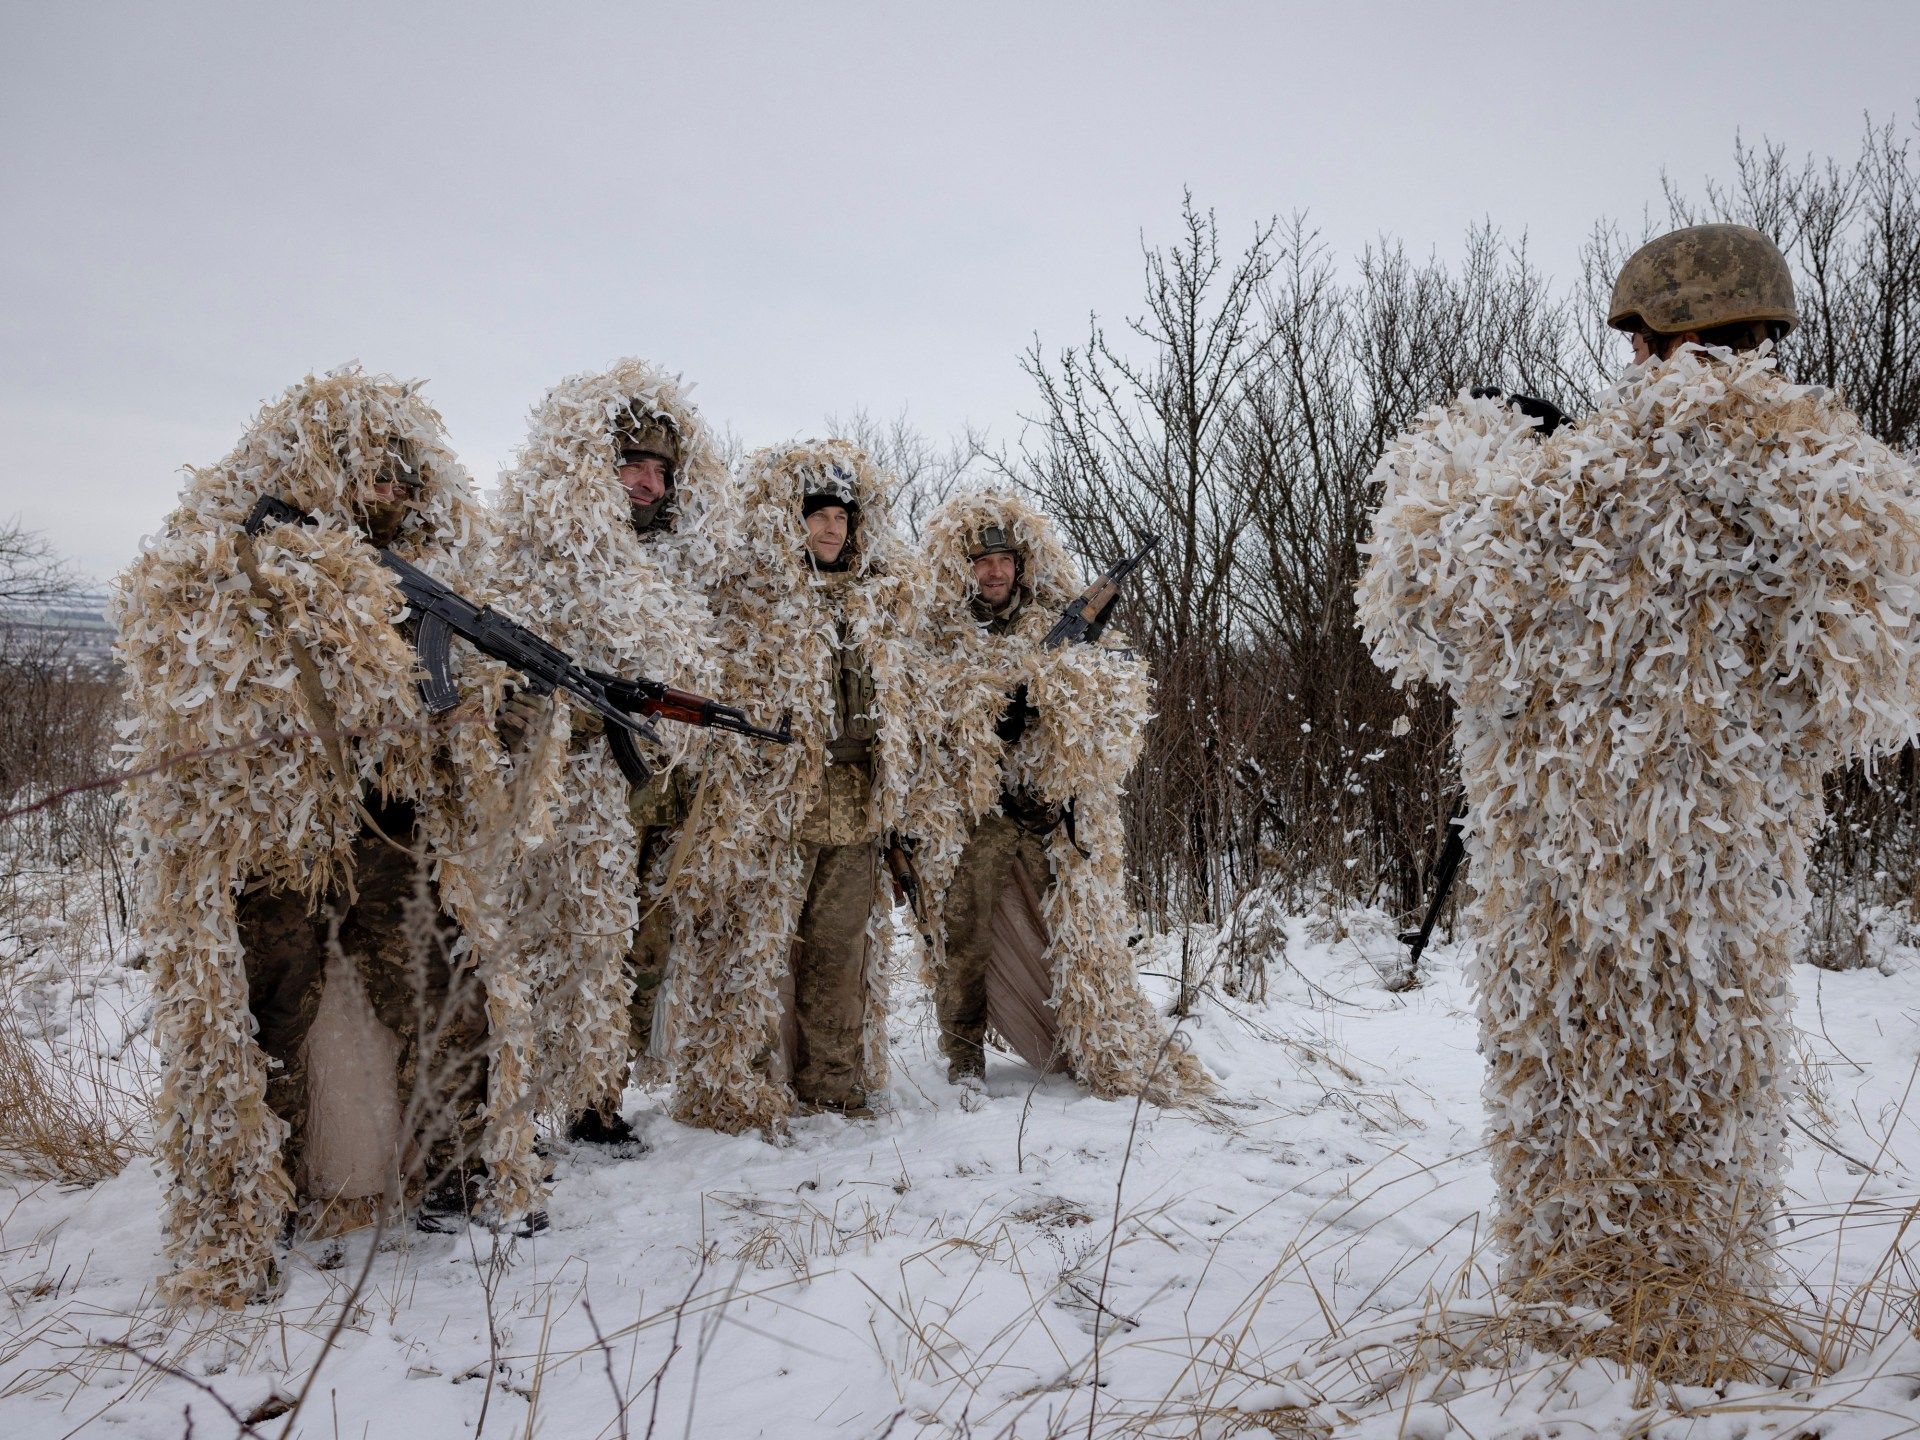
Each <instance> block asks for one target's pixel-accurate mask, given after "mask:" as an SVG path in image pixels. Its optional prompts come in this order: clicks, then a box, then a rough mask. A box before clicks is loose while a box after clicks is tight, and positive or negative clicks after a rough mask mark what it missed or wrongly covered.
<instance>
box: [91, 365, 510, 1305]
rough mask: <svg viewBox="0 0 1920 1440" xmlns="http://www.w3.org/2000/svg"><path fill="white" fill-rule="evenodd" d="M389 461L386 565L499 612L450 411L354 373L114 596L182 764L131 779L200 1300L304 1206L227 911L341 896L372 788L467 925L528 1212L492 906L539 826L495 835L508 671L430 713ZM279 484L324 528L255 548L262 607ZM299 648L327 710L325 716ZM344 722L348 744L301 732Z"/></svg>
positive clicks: (252, 432) (187, 1280)
mask: <svg viewBox="0 0 1920 1440" xmlns="http://www.w3.org/2000/svg"><path fill="white" fill-rule="evenodd" d="M396 447H399V448H401V449H403V450H404V452H405V455H406V458H407V460H408V462H409V463H410V464H411V465H412V466H413V468H414V469H415V470H416V471H417V473H418V476H419V480H420V488H419V490H418V492H417V494H416V495H415V496H414V497H413V499H412V501H411V502H410V503H411V508H410V510H409V513H408V514H407V515H406V517H405V519H404V521H403V523H402V524H401V525H400V527H399V530H398V533H397V536H396V538H395V539H394V540H393V542H392V548H393V550H394V551H395V553H397V554H399V555H401V556H403V557H405V558H406V559H408V560H410V561H412V562H413V563H414V564H416V565H418V566H420V567H421V568H422V569H424V570H426V571H428V572H429V573H431V574H435V575H437V576H439V577H441V578H443V579H446V580H447V581H448V582H449V583H450V584H453V585H455V586H456V587H459V588H461V589H463V590H466V591H468V592H469V593H472V594H473V595H474V598H475V599H479V600H484V599H486V598H487V596H486V594H485V592H484V590H478V591H476V589H475V587H477V586H483V585H484V582H485V578H486V573H487V568H488V548H489V547H488V544H487V538H486V533H485V528H484V513H483V512H482V511H481V509H480V508H479V506H478V505H477V504H476V503H475V500H474V498H473V493H472V487H471V485H470V483H469V481H468V479H467V475H466V472H465V471H464V470H463V469H462V468H461V467H460V464H459V462H458V461H457V460H456V459H455V458H454V456H453V454H452V452H451V451H450V450H449V449H448V448H447V445H446V441H445V437H444V433H443V430H442V427H441V423H440V418H439V416H438V415H437V414H435V413H434V411H433V410H432V409H431V408H430V407H429V406H428V405H427V404H426V403H425V402H424V401H423V400H422V399H421V398H420V397H419V394H418V391H417V387H416V386H414V385H403V384H400V383H399V382H396V381H394V380H391V379H388V378H385V377H370V376H366V375H363V374H362V373H361V372H360V371H359V370H358V369H353V368H350V369H345V370H340V371H335V372H333V373H330V374H328V375H324V376H320V377H317V378H316V377H311V376H310V377H308V378H307V379H306V380H304V381H303V382H301V383H300V384H299V385H296V386H294V387H293V388H292V389H291V390H289V391H288V392H287V393H286V394H285V395H283V396H282V397H281V398H280V399H278V400H276V401H274V402H272V403H271V404H269V405H267V406H266V407H265V408H264V409H263V410H262V411H261V412H260V414H259V416H258V417H257V418H256V420H255V421H254V423H253V425H252V426H251V427H250V428H249V429H248V431H247V432H246V434H245V435H244V436H243V437H242V439H241V441H240V443H239V444H238V445H237V446H236V447H235V448H234V450H233V452H232V453H231V454H229V455H228V456H227V457H226V458H225V459H224V460H222V461H220V462H219V463H218V464H216V465H213V466H210V467H208V468H206V469H200V470H194V471H191V472H190V473H189V478H188V482H187V486H186V490H185V493H184V495H183V497H182V500H181V504H180V506H179V508H178V509H176V510H175V511H174V512H173V513H172V514H171V515H170V516H169V517H168V519H167V522H166V525H165V527H164V529H163V530H162V531H161V533H160V534H159V535H158V536H156V537H154V538H153V539H152V540H150V541H149V542H147V544H146V546H145V548H144V550H143V553H142V554H141V556H140V558H139V559H138V560H136V561H135V562H134V563H133V565H132V566H131V567H129V568H128V570H127V571H126V572H125V574H123V575H122V576H121V577H120V581H119V584H118V589H117V594H116V596H115V600H114V618H115V621H116V623H117V625H118V627H119V631H120V638H119V645H118V653H119V656H120V658H121V660H122V662H123V663H124V664H125V666H126V668H127V672H128V678H129V685H128V694H129V697H130V699H131V703H132V705H133V707H134V713H133V717H132V718H131V719H130V720H129V721H128V723H127V726H126V728H125V732H124V733H125V735H126V739H127V743H126V744H125V745H124V746H123V747H122V751H123V754H124V755H125V756H126V758H127V761H128V763H129V766H130V767H131V768H133V769H135V770H136V771H137V770H141V769H145V768H147V767H153V766H157V765H161V762H163V761H170V763H166V764H164V766H163V767H162V768H158V769H157V770H155V771H154V773H151V774H143V775H140V776H139V778H137V779H136V780H135V781H134V782H133V783H132V785H131V787H130V788H131V793H132V806H131V813H130V819H129V822H128V830H129V836H130V839H131V841H132V844H133V847H134V850H135V853H136V855H137V856H138V858H139V861H140V866H141V888H140V917H139V922H138V928H139V932H140V936H141V941H142V944H143V946H144V948H145V949H146V951H147V953H148V954H149V956H150V957H151V959H152V965H153V975H154V990H155V995H156V999H157V1005H158V1010H157V1015H156V1032H157V1037H158V1044H159V1046H160V1049H161V1052H162V1054H163V1056H164V1057H165V1064H166V1074H165V1077H164V1080H163V1093H162V1097H161V1103H160V1118H159V1122H158V1130H159V1135H158V1150H159V1154H160V1157H161V1159H162V1161H163V1162H164V1163H165V1164H166V1165H167V1166H168V1168H169V1169H170V1170H171V1171H172V1175H173V1178H172V1184H171V1188H170V1191H169V1196H168V1218H167V1232H168V1239H167V1244H168V1251H169V1254H170V1255H171V1256H172V1257H173V1259H174V1261H175V1264H176V1266H177V1267H178V1270H179V1273H178V1274H177V1276H176V1279H175V1282H174V1283H175V1287H176V1290H177V1292H178V1293H181V1294H184V1295H192V1296H199V1297H202V1298H223V1299H232V1298H237V1297H241V1296H244V1295H246V1294H248V1293H250V1292H251V1291H252V1290H253V1289H254V1288H255V1287H256V1286H257V1285H258V1283H259V1282H260V1280H261V1278H262V1277H263V1276H264V1274H265V1273H266V1272H267V1270H268V1269H269V1267H270V1264H271V1256H272V1247H273V1243H274V1241H275V1240H276V1239H277V1237H278V1235H279V1231H280V1227H281V1220H282V1217H283V1215H284V1213H285V1210H286V1208H287V1206H288V1205H289V1204H290V1202H291V1199H292V1190H291V1185H290V1183H289V1181H288V1178H287V1175H286V1173H285V1169H284V1167H283V1166H282V1164H281V1159H280V1143H281V1138H282V1136H283V1134H284V1130H285V1127H284V1126H283V1125H282V1124H281V1122H280V1121H279V1119H277V1118H276V1117H275V1116H273V1115H272V1114H271V1113H270V1112H268V1111H267V1109H266V1106H265V1102H264V1098H263V1097H264V1094H265V1059H264V1057H263V1055H262V1054H261V1052H260V1050H259V1048H258V1046H257V1045H256V1044H255V1043H254V1040H253V1025H252V1020H251V1017H250V1016H249V1013H248V999H247V990H246V979H245V970H244V960H243V956H242V955H241V951H240V944H239V938H238V932H237V929H236V924H235V912H234V904H235V897H236V895H237V892H238V891H239V889H240V887H241V886H242V884H243V883H246V882H248V881H259V882H264V883H267V884H269V885H271V886H273V887H274V888H276V889H281V890H286V891H292V892H295V893H298V894H301V895H305V896H307V897H309V898H314V897H317V896H319V895H321V894H322V893H324V892H329V891H333V892H339V891H343V890H346V889H348V888H350V887H351V885H352V870H351V857H352V849H353V843H354V840H355V837H356V836H357V835H358V834H359V833H360V830H361V825H362V815H363V811H362V808H361V800H362V796H363V795H370V796H377V797H379V798H380V799H382V800H386V799H397V800H403V801H406V802H409V803H411V804H412V806H413V807H414V809H415V812H416V814H417V816H418V820H419V826H420V839H421V841H422V843H423V846H424V852H425V856H426V859H427V861H428V862H429V864H430V867H431V875H432V878H433V880H434V881H435V883H436V885H437V886H438V889H439V892H440V895H441V899H442V903H443V904H444V905H445V906H446V908H447V910H448V912H449V913H450V914H451V915H452V916H453V917H454V918H455V919H456V920H457V921H459V922H460V924H461V927H462V931H463V933H462V935H461V937H460V939H459V941H458V942H457V953H459V954H468V953H471V954H472V955H473V956H474V958H475V960H476V961H477V963H478V965H479V967H480V974H481V976H482V979H483V981H484V983H485V985H486V987H487V993H488V1003H489V1008H490V1010H494V1011H495V1012H497V1013H496V1026H495V1035H496V1042H497V1044H498V1045H499V1046H500V1049H499V1050H498V1052H497V1053H496V1055H495V1056H494V1058H493V1061H492V1064H491V1066H490V1092H491V1093H490V1096H489V1102H488V1104H489V1122H488V1123H489V1129H488V1136H487V1139H486V1142H485V1145H484V1150H483V1153H484V1155H485V1158H486V1159H487V1160H488V1163H489V1165H490V1166H492V1167H493V1171H494V1181H495V1187H496V1188H495V1198H496V1200H497V1201H498V1202H499V1203H501V1204H502V1205H503V1206H508V1207H514V1208H523V1207H524V1206H525V1205H527V1204H529V1203H531V1198H532V1181H531V1178H530V1176H529V1174H528V1170H527V1166H528V1164H529V1163H530V1154H529V1153H528V1150H527V1147H528V1145H530V1142H531V1132H530V1130H529V1129H528V1128H527V1126H526V1121H525V1116H524V1105H523V1103H522V1101H523V1096H522V1093H521V1090H520V1088H519V1087H520V1086H521V1083H522V1081H523V1079H524V1072H523V1070H522V1069H521V1066H522V1065H523V1062H524V1053H523V1052H522V1051H521V1050H520V1049H518V1048H516V1041H515V1038H514V1036H513V1035H512V1034H511V1033H509V1032H510V1031H511V1025H510V1023H509V1020H510V1017H508V1016H506V1015H505V1014H504V1012H502V1011H501V1007H502V1006H507V1007H508V1008H510V998H511V996H512V994H513V993H514V992H515V987H516V985H517V977H516V976H515V975H514V974H513V973H512V971H511V968H510V966H508V965H507V964H506V962H505V961H504V960H503V958H502V956H501V955H500V954H499V948H498V945H497V943H496V942H497V937H498V934H499V926H498V918H497V915H496V914H495V912H494V910H493V904H492V901H493V893H494V887H495V880H496V878H497V876H498V874H499V873H500V870H501V868H502V867H505V866H509V865H511V863H512V859H513V854H512V852H513V849H514V847H515V845H517V844H518V843H519V840H518V838H515V837H519V836H520V835H522V834H523V832H525V831H526V830H527V828H528V827H526V826H524V825H518V824H515V825H512V826H511V828H510V829H503V828H502V827H503V825H506V824H508V822H509V821H510V820H511V819H512V817H511V816H510V815H509V813H508V812H509V799H508V792H507V790H506V787H505V769H504V765H503V760H502V757H501V755H500V753H499V751H498V749H497V747H496V745H495V743H494V741H493V737H492V733H491V729H490V726H489V725H488V724H487V723H486V717H487V716H489V715H490V714H491V710H492V705H493V702H494V699H495V698H496V697H497V695H498V692H499V680H498V676H497V675H496V674H494V673H491V672H492V671H493V670H494V669H495V667H491V666H485V665H479V664H475V663H473V660H472V656H471V653H470V652H465V651H464V650H463V649H462V648H460V647H456V651H455V656H454V660H455V663H456V665H457V666H458V667H459V668H458V670H457V672H456V678H457V679H458V680H459V682H460V683H461V686H462V689H463V691H464V692H465V693H466V694H467V696H468V700H467V703H466V704H464V705H463V707H462V709H461V710H460V711H458V712H456V713H455V715H454V716H452V717H449V723H446V724H437V723H429V721H428V718H427V716H426V715H425V712H424V708H423V706H422V703H421V700H420V695H419V692H418V688H417V685H416V683H415V682H416V679H417V676H418V671H417V667H416V665H415V662H414V656H413V652H412V649H411V647H410V646H409V645H408V643H407V641H406V639H405V638H404V637H403V636H402V635H401V634H400V632H399V631H398V630H397V629H396V628H395V623H394V622H395V621H396V620H398V619H399V618H400V617H401V616H402V615H403V614H404V611H405V605H404V603H403V602H402V600H401V598H400V594H399V591H398V590H397V588H396V586H395V583H394V579H393V577H392V575H391V573H390V572H389V571H388V570H387V569H386V568H385V567H384V566H383V565H382V564H381V563H380V561H379V558H378V556H377V555H376V553H375V551H374V550H373V547H372V546H371V545H370V544H369V543H368V541H367V539H366V537H365V535H364V534H363V532H362V531H361V529H360V528H359V526H358V524H357V523H356V521H355V518H354V517H355V515H356V513H357V508H358V507H359V506H361V505H363V504H365V503H367V502H369V501H371V500H372V498H373V497H372V494H371V491H370V490H369V488H368V487H369V485H370V484H371V478H372V476H373V475H374V474H376V473H377V472H378V471H379V469H380V468H381V467H382V465H383V464H384V463H385V460H386V458H387V455H388V453H389V451H390V450H392V449H394V448H396ZM262 494H268V495H274V496H277V497H279V498H281V499H283V500H286V501H288V502H289V503H291V504H292V505H294V506H296V507H297V508H300V509H302V510H305V511H307V512H309V513H310V514H312V515H313V516H314V518H315V520H316V522H317V523H315V524H314V525H311V526H308V525H282V526H276V527H273V528H270V529H268V530H266V531H264V532H263V533H262V534H261V535H260V536H259V537H258V538H257V539H256V540H255V541H253V542H252V546H251V549H252V559H253V562H254V563H255V564H256V565H257V567H258V573H259V577H260V581H261V583H262V584H263V585H264V587H265V590H266V592H267V593H266V594H264V595H263V594H260V593H259V592H258V591H257V590H256V589H255V587H254V585H253V583H252V582H251V581H250V580H249V578H248V574H247V569H246V565H245V564H244V563H243V556H242V551H241V525H242V522H243V521H244V519H245V518H246V516H247V513H248V512H249V510H250V509H251V508H252V506H253V502H254V500H255V498H256V497H257V496H259V495H262ZM295 641H298V643H299V646H300V647H301V649H302V650H304V652H305V655H306V657H308V658H309V659H310V661H311V664H312V666H313V669H314V671H315V673H316V675H317V680H318V685H319V688H320V689H321V690H322V691H323V692H324V696H325V708H326V711H327V712H328V713H325V714H318V713H312V705H311V701H310V698H309V695H308V688H309V687H308V686H306V685H305V684H304V683H303V682H302V679H301V677H300V674H299V669H298V666H297V664H296V650H295V648H294V642H295ZM335 729H337V730H338V731H339V732H340V736H341V738H340V741H339V747H340V748H339V751H338V752H335V751H333V750H332V748H331V745H330V741H329V739H328V738H326V737H324V736H316V735H314V734H312V733H300V732H313V731H321V732H326V731H330V730H335ZM288 732H295V733H294V734H292V735H289V733H288ZM266 737H284V738H273V739H267V738H266ZM256 740H260V741H262V743H257V744H256V743H252V742H254V741H256ZM338 759H344V762H345V765H346V766H347V772H348V773H345V774H342V773H341V771H340V769H339V767H338V764H337V763H336V762H337V760H338Z"/></svg>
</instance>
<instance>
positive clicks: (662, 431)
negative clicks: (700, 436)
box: [616, 405, 680, 477]
mask: <svg viewBox="0 0 1920 1440" xmlns="http://www.w3.org/2000/svg"><path fill="white" fill-rule="evenodd" d="M616 439H617V441H618V443H619V447H620V456H621V459H622V460H624V459H625V458H626V457H627V456H629V455H635V456H638V455H652V456H654V457H656V458H657V459H660V460H664V461H666V462H667V474H668V476H669V477H671V476H672V474H673V472H674V471H675V470H677V469H679V468H680V437H679V436H678V435H677V434H675V433H674V428H673V422H672V421H670V420H668V419H667V418H666V417H665V416H661V415H651V414H648V413H647V412H646V411H644V410H642V409H640V407H639V406H638V405H636V406H634V408H632V409H631V410H629V411H628V412H627V414H626V415H625V416H623V417H622V419H621V422H620V424H619V426H618V427H617V430H616Z"/></svg>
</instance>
